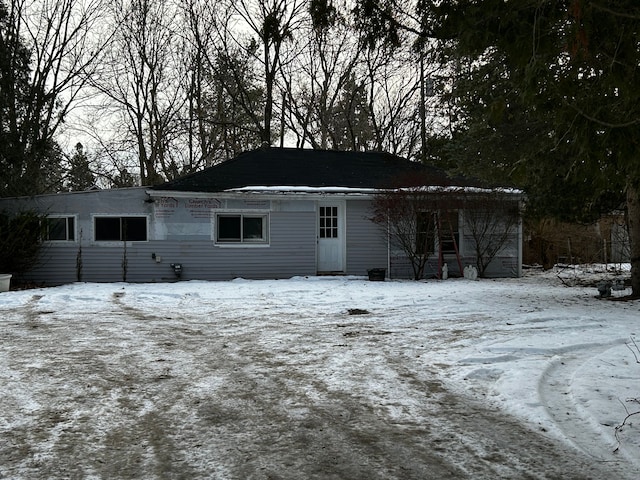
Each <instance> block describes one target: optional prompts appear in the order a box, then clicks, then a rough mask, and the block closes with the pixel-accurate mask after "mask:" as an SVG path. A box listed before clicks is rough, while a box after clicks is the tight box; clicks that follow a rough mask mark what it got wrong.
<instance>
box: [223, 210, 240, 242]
mask: <svg viewBox="0 0 640 480" xmlns="http://www.w3.org/2000/svg"><path fill="white" fill-rule="evenodd" d="M240 219H241V217H240V215H233V216H231V215H219V216H218V236H217V238H218V241H219V242H239V241H240V240H241V239H242V236H241V231H242V230H241V229H242V226H241V225H242V224H241V221H240Z"/></svg>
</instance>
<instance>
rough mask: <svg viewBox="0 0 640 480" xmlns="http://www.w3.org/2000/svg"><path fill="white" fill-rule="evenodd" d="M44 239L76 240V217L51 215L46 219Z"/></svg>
mask: <svg viewBox="0 0 640 480" xmlns="http://www.w3.org/2000/svg"><path fill="white" fill-rule="evenodd" d="M44 237H45V238H44V239H45V240H49V241H74V240H75V219H74V217H50V218H47V219H46V220H45V229H44Z"/></svg>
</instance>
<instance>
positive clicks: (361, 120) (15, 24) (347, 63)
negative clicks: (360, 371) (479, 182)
mask: <svg viewBox="0 0 640 480" xmlns="http://www.w3.org/2000/svg"><path fill="white" fill-rule="evenodd" d="M354 7H355V5H349V4H348V3H343V4H338V3H337V2H331V1H330V0H287V1H285V0H241V1H236V0H233V1H231V0H116V1H112V0H108V1H107V0H57V1H56V0H44V1H43V0H0V72H1V73H0V82H1V84H0V87H1V89H2V90H1V94H0V135H2V142H1V143H2V151H0V162H2V165H1V166H2V174H1V175H2V177H0V191H1V192H0V193H2V195H22V194H27V195H28V194H35V193H43V192H51V191H68V190H76V189H83V188H87V187H89V186H91V185H92V184H94V183H97V184H99V185H101V186H117V187H118V186H129V185H133V184H142V185H150V184H155V183H158V182H161V181H164V180H170V179H173V178H175V177H177V176H179V175H183V174H185V173H189V172H192V171H196V170H199V169H202V168H203V167H206V166H209V165H212V164H215V163H219V162H222V161H224V160H227V159H229V158H232V157H234V156H235V155H237V154H239V153H240V152H243V151H246V150H249V149H253V148H257V147H260V146H262V145H276V146H279V145H287V146H297V147H307V148H325V149H344V150H384V151H389V152H391V153H395V154H399V155H403V156H405V157H409V158H419V157H420V155H422V153H423V152H422V150H424V144H425V142H426V140H425V139H426V138H427V135H428V136H429V137H431V136H433V135H434V134H436V133H440V132H442V131H443V129H445V128H446V121H443V120H442V117H441V115H440V114H438V113H437V112H436V110H435V105H436V99H435V97H430V98H426V99H425V92H424V91H425V82H426V80H425V78H426V79H429V78H432V77H433V76H434V74H435V70H437V69H439V68H440V67H439V66H436V63H435V62H434V61H433V58H431V57H430V58H429V59H428V60H426V59H425V57H426V56H428V55H431V56H433V54H434V52H433V51H427V50H428V49H427V47H426V46H425V49H424V50H425V51H419V50H420V49H417V48H416V45H417V44H416V42H415V39H416V36H415V35H413V37H414V38H411V34H409V33H405V34H403V36H405V37H407V38H406V39H405V40H406V42H403V44H402V45H400V44H399V43H397V44H396V45H393V46H391V45H388V46H387V45H382V44H374V43H372V42H369V41H368V39H367V37H366V35H365V34H364V32H363V31H362V30H360V29H359V26H358V24H357V18H356V17H355V16H354V13H353V11H354ZM406 19H407V21H409V20H410V17H409V16H408V14H407V18H406ZM421 95H422V97H421ZM421 98H422V100H423V101H422V102H421V101H420V100H421ZM421 133H422V135H423V137H422V140H423V143H422V144H421V143H420V142H421V137H420V135H421ZM79 142H80V144H79ZM67 144H68V145H67Z"/></svg>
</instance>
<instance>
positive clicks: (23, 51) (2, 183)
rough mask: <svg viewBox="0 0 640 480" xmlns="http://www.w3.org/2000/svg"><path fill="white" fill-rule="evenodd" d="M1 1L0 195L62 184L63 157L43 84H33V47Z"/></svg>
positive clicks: (27, 193)
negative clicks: (47, 120) (50, 128)
mask: <svg viewBox="0 0 640 480" xmlns="http://www.w3.org/2000/svg"><path fill="white" fill-rule="evenodd" d="M14 15H15V13H14V11H13V9H12V10H11V11H10V10H8V9H7V7H6V6H5V4H4V2H2V1H1V0H0V196H13V195H33V194H37V193H43V192H46V191H55V190H57V189H58V188H59V186H60V183H59V181H60V162H61V156H60V155H59V149H58V147H57V145H56V143H55V142H54V141H53V139H52V137H51V135H50V132H47V131H46V129H45V128H43V125H42V116H43V115H45V114H46V112H44V111H43V110H42V109H39V107H40V106H41V104H42V102H43V101H44V100H43V99H47V98H48V97H47V92H46V91H45V86H44V85H41V84H32V82H31V81H30V80H31V79H30V74H31V51H30V49H29V48H28V47H27V45H25V43H24V41H23V40H22V38H21V37H20V35H19V33H18V31H17V29H16V21H17V19H16V18H15V17H14Z"/></svg>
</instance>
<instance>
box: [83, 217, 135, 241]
mask: <svg viewBox="0 0 640 480" xmlns="http://www.w3.org/2000/svg"><path fill="white" fill-rule="evenodd" d="M94 238H95V240H96V241H98V242H122V241H128V242H145V241H147V217H95V218H94Z"/></svg>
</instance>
